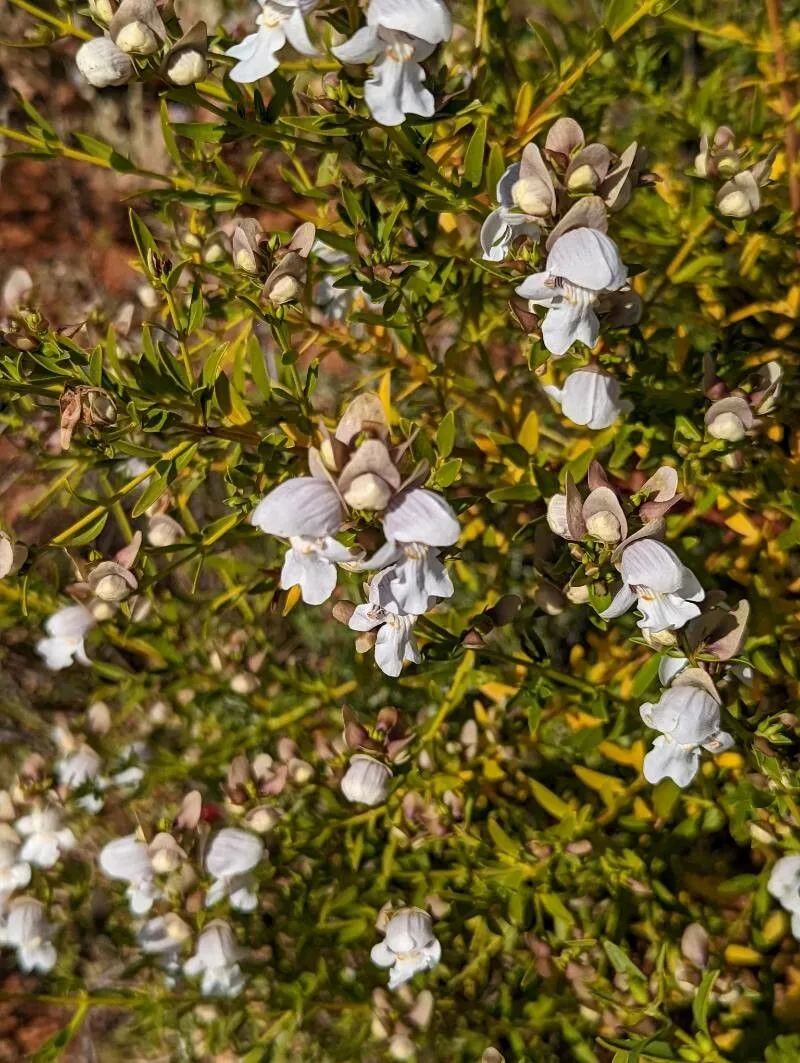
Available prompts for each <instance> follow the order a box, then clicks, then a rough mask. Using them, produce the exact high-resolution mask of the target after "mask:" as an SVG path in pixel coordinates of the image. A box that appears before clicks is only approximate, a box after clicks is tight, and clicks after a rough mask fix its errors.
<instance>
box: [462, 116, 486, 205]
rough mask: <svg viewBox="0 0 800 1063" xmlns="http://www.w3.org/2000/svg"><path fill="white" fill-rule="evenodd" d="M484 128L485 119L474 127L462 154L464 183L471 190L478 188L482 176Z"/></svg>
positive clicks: (484, 143) (484, 142)
mask: <svg viewBox="0 0 800 1063" xmlns="http://www.w3.org/2000/svg"><path fill="white" fill-rule="evenodd" d="M486 128H487V123H486V119H485V118H481V119H480V121H479V122H478V124H477V126H476V127H475V132H474V133H473V134H472V136H471V137H470V140H469V144H468V145H467V150H466V152H465V153H464V182H465V183H466V184H468V185H471V186H472V187H473V188H477V187H478V185H479V184H480V183H481V177H482V176H483V153H484V150H485V148H486Z"/></svg>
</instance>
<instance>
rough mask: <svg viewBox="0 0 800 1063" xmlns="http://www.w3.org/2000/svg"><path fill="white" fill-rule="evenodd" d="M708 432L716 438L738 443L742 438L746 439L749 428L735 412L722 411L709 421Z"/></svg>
mask: <svg viewBox="0 0 800 1063" xmlns="http://www.w3.org/2000/svg"><path fill="white" fill-rule="evenodd" d="M708 434H709V435H710V436H713V437H714V438H715V439H725V440H727V441H728V442H729V443H738V441H739V440H740V439H744V437H745V435H746V434H747V429H746V428H745V426H744V425H743V424H742V422H741V421H740V420H739V418H738V417H737V416H736V414H735V413H721V414H719V415H718V416H717V417H715V418H714V419H713V420H712V421H710V422H709V424H708Z"/></svg>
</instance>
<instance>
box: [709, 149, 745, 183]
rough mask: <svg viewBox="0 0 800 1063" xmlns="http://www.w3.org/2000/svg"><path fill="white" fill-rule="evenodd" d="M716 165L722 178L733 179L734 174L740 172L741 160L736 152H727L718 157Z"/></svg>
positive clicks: (715, 161)
mask: <svg viewBox="0 0 800 1063" xmlns="http://www.w3.org/2000/svg"><path fill="white" fill-rule="evenodd" d="M714 163H715V165H716V168H717V173H718V174H719V175H720V177H733V176H734V174H736V173H738V172H739V167H740V165H741V159H740V158H739V156H738V154H737V153H736V152H735V151H726V152H724V153H723V154H721V155H717V157H716V158H715V160H714Z"/></svg>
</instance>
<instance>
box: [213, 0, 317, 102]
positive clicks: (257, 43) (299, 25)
mask: <svg viewBox="0 0 800 1063" xmlns="http://www.w3.org/2000/svg"><path fill="white" fill-rule="evenodd" d="M315 3H316V0H311V2H309V0H280V2H277V0H264V2H263V3H262V6H261V14H260V15H259V16H258V18H257V19H256V23H257V24H258V29H257V30H256V32H255V33H251V34H250V35H249V36H247V37H245V39H244V40H243V41H241V42H240V43H239V44H235V45H234V46H233V47H232V48H229V49H228V50H227V52H226V53H225V54H226V55H229V56H231V57H232V58H233V59H238V62H237V63H236V65H235V66H234V67H233V68H232V70H231V72H230V74H231V78H232V80H233V81H239V82H241V83H243V84H249V83H250V82H252V81H258V80H259V79H260V78H264V77H267V76H268V75H269V74H272V73H273V72H274V71H275V70H277V69H278V67H279V66H280V60H279V59H278V54H277V53H278V52H279V51H280V50H281V48H283V46H284V45H285V44H287V43H288V44H290V45H291V46H292V48H294V50H295V51H296V52H299V53H300V54H301V55H308V56H312V55H317V54H318V52H317V49H316V48H315V47H314V45H313V44H312V43H311V41H310V40H309V37H308V30H307V29H306V24H305V16H306V15H307V14H308V13H309V12H310V11H311V10H312V9H313V8H314V6H315Z"/></svg>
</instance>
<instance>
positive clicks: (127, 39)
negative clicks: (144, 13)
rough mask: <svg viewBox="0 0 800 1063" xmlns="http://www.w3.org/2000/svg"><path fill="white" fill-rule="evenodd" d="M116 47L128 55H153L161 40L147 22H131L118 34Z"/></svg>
mask: <svg viewBox="0 0 800 1063" xmlns="http://www.w3.org/2000/svg"><path fill="white" fill-rule="evenodd" d="M116 45H117V47H118V48H119V49H120V50H121V51H123V52H125V53H126V54H127V55H131V54H133V55H152V54H153V52H157V51H158V48H159V40H158V37H157V36H156V35H155V33H153V31H152V30H151V29H150V27H149V26H148V25H147V24H146V23H145V22H129V23H128V25H127V26H123V27H122V29H121V30H120V31H119V33H118V34H117V39H116Z"/></svg>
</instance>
